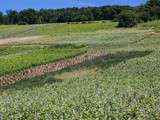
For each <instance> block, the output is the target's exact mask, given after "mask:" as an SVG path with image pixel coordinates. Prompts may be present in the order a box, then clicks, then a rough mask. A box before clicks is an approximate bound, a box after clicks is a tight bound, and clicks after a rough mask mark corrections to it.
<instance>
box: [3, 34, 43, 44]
mask: <svg viewBox="0 0 160 120" xmlns="http://www.w3.org/2000/svg"><path fill="white" fill-rule="evenodd" d="M44 37H46V36H44V35H37V36H27V37H14V38H1V39H0V44H4V43H12V42H18V41H29V40H35V39H40V38H44Z"/></svg>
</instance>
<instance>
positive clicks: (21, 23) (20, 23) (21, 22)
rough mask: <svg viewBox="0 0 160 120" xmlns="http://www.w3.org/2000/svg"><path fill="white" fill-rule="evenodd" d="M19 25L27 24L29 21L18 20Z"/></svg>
mask: <svg viewBox="0 0 160 120" xmlns="http://www.w3.org/2000/svg"><path fill="white" fill-rule="evenodd" d="M18 25H27V23H26V22H23V21H20V22H18Z"/></svg>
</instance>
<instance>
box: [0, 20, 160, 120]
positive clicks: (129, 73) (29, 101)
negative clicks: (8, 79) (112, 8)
mask: <svg viewBox="0 0 160 120" xmlns="http://www.w3.org/2000/svg"><path fill="white" fill-rule="evenodd" d="M102 24H105V27H104V26H103V25H102ZM116 24H117V23H114V22H106V23H90V24H82V25H81V24H78V25H77V24H57V25H56V24H53V26H52V24H50V25H39V27H38V26H36V29H34V30H33V31H32V32H28V33H22V34H17V35H18V36H19V35H20V36H21V35H22V36H23V35H25V36H27V35H34V34H42V35H43V34H44V35H48V37H47V38H44V39H40V40H33V41H26V42H17V43H12V44H8V46H21V47H22V46H27V47H29V46H39V45H56V44H58V45H61V44H63V45H64V44H74V45H78V46H79V45H84V46H87V48H85V49H87V50H88V51H97V50H103V51H106V52H107V53H108V54H109V55H108V57H107V58H105V59H99V60H96V61H92V62H87V63H83V64H80V65H78V66H74V67H70V68H67V69H65V70H62V71H59V72H57V73H54V74H48V75H45V76H42V77H37V78H33V79H31V80H27V81H20V82H18V83H16V84H15V85H11V86H8V87H5V88H1V89H0V113H1V114H2V115H3V117H4V119H6V120H7V119H8V118H9V119H13V120H14V119H26V120H33V118H35V116H39V118H40V119H42V120H45V119H49V116H51V115H53V116H54V119H71V118H73V119H87V120H90V119H91V118H92V119H100V120H104V119H106V120H117V119H122V120H128V119H135V120H159V119H160V81H159V79H160V74H159V73H160V33H159V32H158V30H159V28H158V26H159V25H160V21H156V22H152V23H145V24H141V25H139V26H137V27H136V28H129V29H123V28H116ZM92 25H93V26H94V27H93V29H91V26H92ZM2 27H5V26H2ZM7 27H8V29H10V27H9V26H6V28H7ZM20 27H22V28H21V29H25V27H28V26H20ZM23 27H24V28H23ZM32 27H34V26H32ZM69 27H70V28H71V29H70V32H67V30H68V28H69ZM152 27H154V28H155V29H148V28H152ZM54 28H55V29H54ZM42 29H43V30H42ZM1 31H3V29H1ZM83 31H84V32H83ZM21 47H20V48H14V49H15V50H14V49H13V50H11V51H10V50H6V51H8V53H9V51H10V53H9V56H10V57H9V60H10V61H12V60H13V61H17V60H16V58H15V59H14V56H15V55H17V57H18V55H19V53H17V52H18V51H21V52H22V53H23V52H25V51H31V53H30V52H25V53H26V55H25V54H23V57H24V59H27V58H28V59H29V56H30V57H31V56H32V55H33V54H34V53H37V54H36V56H37V58H34V57H33V58H34V59H31V61H32V62H33V63H34V60H35V59H36V60H37V59H41V61H43V60H44V59H45V58H43V57H41V53H45V55H46V57H47V60H48V61H47V62H50V60H53V59H55V56H57V55H55V56H52V49H50V48H44V50H41V48H38V49H36V50H32V49H30V50H28V48H27V49H26V48H23V49H22V48H21ZM21 49H22V50H21ZM54 49H55V51H54V50H53V51H54V52H53V53H54V54H59V53H61V52H62V56H64V55H68V54H69V55H70V52H71V50H70V49H68V48H62V49H58V48H54ZM72 49H73V48H72ZM79 49H80V48H79ZM79 49H78V51H79ZM81 49H84V48H81ZM58 50H59V51H61V52H58V53H57V51H58ZM34 51H35V52H34ZM64 51H66V52H64ZM8 53H6V52H1V53H0V54H1V56H8ZM67 53H68V54H67ZM73 53H75V51H74V50H73ZM11 54H13V55H11ZM12 56H13V59H12ZM33 56H34V55H33ZM52 57H53V58H52ZM58 57H59V56H58ZM6 59H7V60H8V58H6ZM3 61H4V60H3ZM18 61H19V60H18ZM18 61H17V62H18ZM22 61H23V60H22ZM44 61H46V60H44ZM4 62H5V61H4ZM8 63H9V62H8ZM42 63H43V62H42ZM30 65H31V66H32V64H30ZM4 66H5V65H4ZM20 66H21V65H20ZM1 69H2V68H1V67H0V70H1ZM6 70H7V69H6ZM85 70H86V72H88V71H94V72H91V73H90V74H84V72H81V71H85ZM77 71H78V72H77ZM75 72H76V77H73V76H72V74H75ZM65 75H67V76H66V79H65ZM68 75H70V77H69V76H68ZM57 76H58V77H57Z"/></svg>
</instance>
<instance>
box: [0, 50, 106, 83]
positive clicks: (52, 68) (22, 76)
mask: <svg viewBox="0 0 160 120" xmlns="http://www.w3.org/2000/svg"><path fill="white" fill-rule="evenodd" d="M106 56H107V54H106V53H105V52H96V53H85V54H83V55H79V56H76V57H74V58H69V59H65V60H60V61H57V62H54V63H49V64H46V65H40V66H37V67H34V68H31V69H26V70H23V71H22V72H19V73H15V74H12V75H6V76H1V77H0V86H7V85H10V84H14V83H15V82H17V81H20V80H27V79H30V78H33V77H38V76H42V75H45V74H47V73H54V72H57V71H60V70H62V69H65V68H67V67H70V66H73V65H77V64H80V63H83V62H86V61H91V60H94V59H98V58H103V57H106Z"/></svg>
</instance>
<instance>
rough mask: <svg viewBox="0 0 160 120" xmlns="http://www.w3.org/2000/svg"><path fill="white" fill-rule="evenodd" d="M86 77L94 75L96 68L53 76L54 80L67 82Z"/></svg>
mask: <svg viewBox="0 0 160 120" xmlns="http://www.w3.org/2000/svg"><path fill="white" fill-rule="evenodd" d="M86 75H96V68H93V69H81V70H75V71H71V72H64V73H62V74H57V75H55V76H54V78H56V79H60V80H69V79H73V78H78V77H82V76H86Z"/></svg>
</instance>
